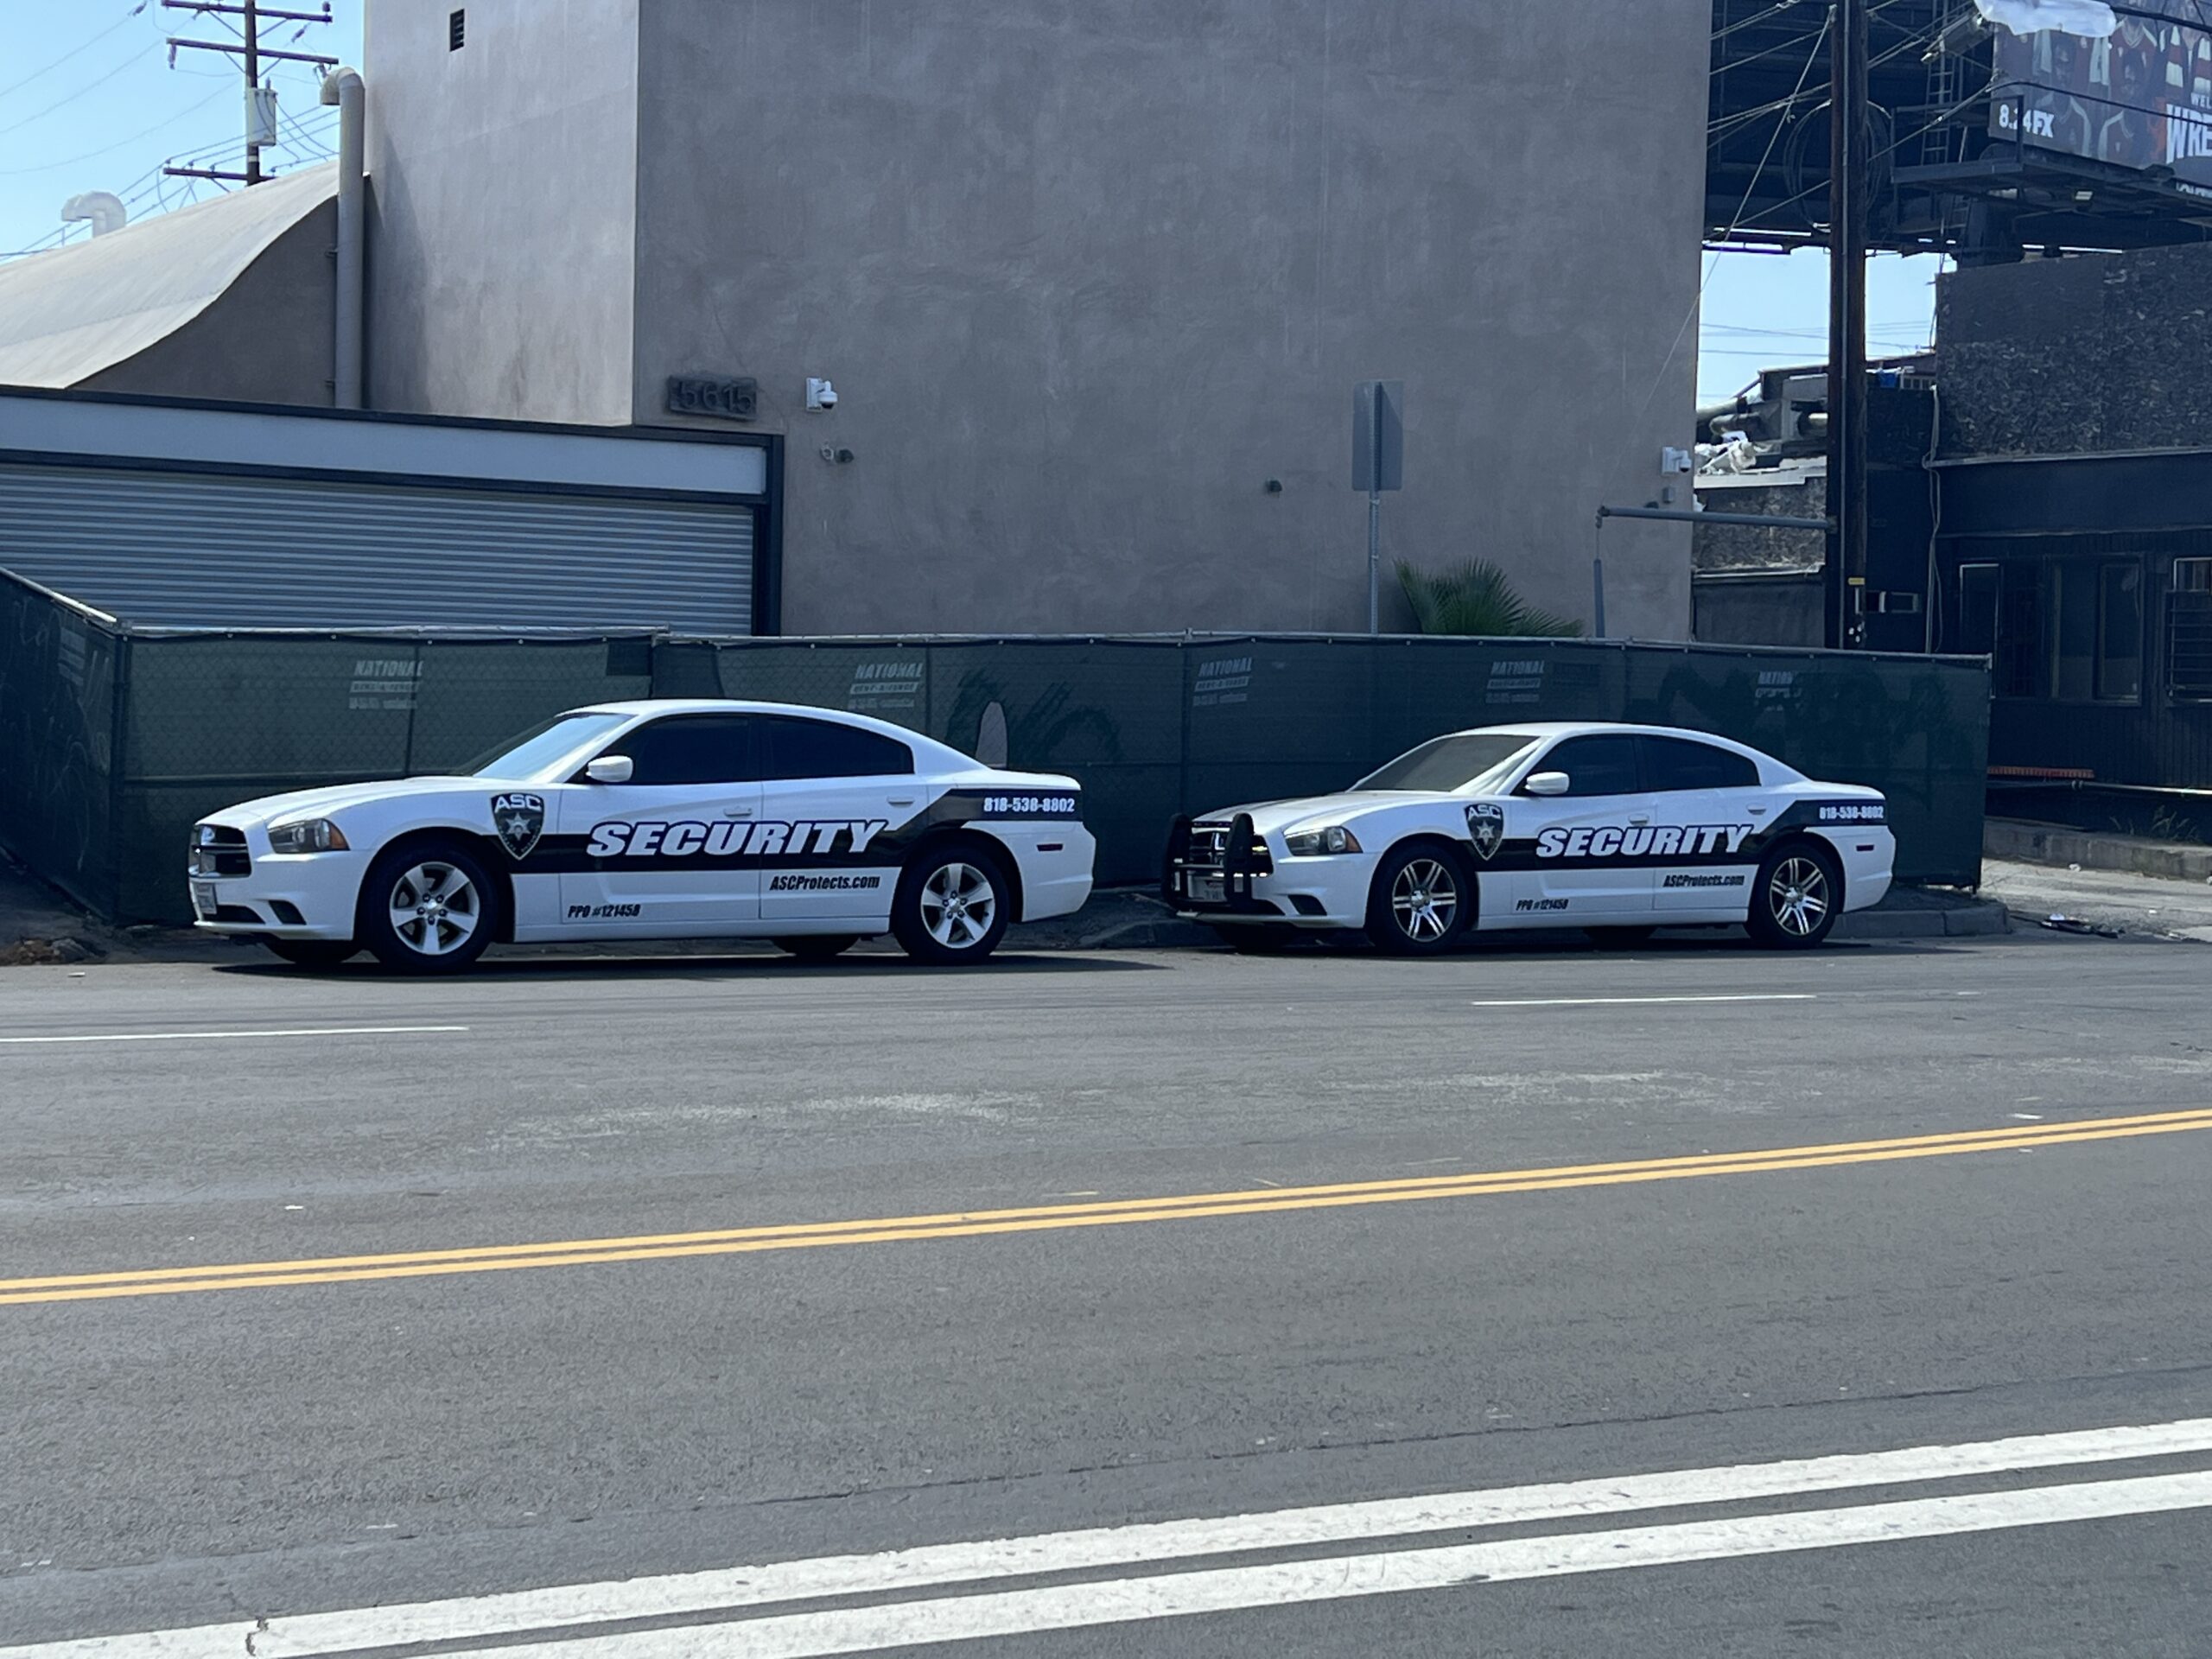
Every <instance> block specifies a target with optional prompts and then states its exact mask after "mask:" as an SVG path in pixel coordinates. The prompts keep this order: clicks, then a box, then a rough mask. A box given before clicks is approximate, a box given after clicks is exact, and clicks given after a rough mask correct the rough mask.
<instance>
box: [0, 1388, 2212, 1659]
mask: <svg viewBox="0 0 2212 1659" xmlns="http://www.w3.org/2000/svg"><path fill="white" fill-rule="evenodd" d="M2207 1452H2212V1419H2195V1420H2190V1421H2182V1422H2172V1423H2164V1424H2156V1425H2151V1426H2146V1427H2118V1428H2109V1429H2094V1430H2088V1431H2080V1432H2072V1433H2056V1434H2044V1435H2031V1436H2022V1437H2017V1438H2012V1439H2006V1440H1988V1441H1981V1442H1975V1443H1971V1444H1965V1445H1955V1446H1918V1447H1913V1448H1910V1449H1906V1450H1902V1451H1895V1452H1874V1453H1866V1454H1852V1455H1845V1456H1838V1457H1827V1458H1810V1459H1789V1460H1785V1461H1781V1462H1774V1463H1766V1464H1751V1465H1734V1466H1730V1467H1724V1468H1715V1469H1703V1470H1685V1471H1669V1472H1666V1473H1661V1474H1646V1475H1636V1476H1629V1477H1624V1478H1615V1479H1601V1480H1582V1481H1569V1482H1559V1483H1551V1484H1542V1485H1534V1486H1523V1487H1513V1488H1501V1489H1497V1490H1492V1491H1471V1492H1455V1493H1446V1494H1440V1495H1434V1496H1429V1497H1412V1498H1402V1499H1386V1500H1382V1501H1379V1502H1366V1503H1344V1504H1334V1505H1326V1506H1319V1507H1312V1508H1304V1509H1296V1510H1279V1511H1274V1512H1272V1513H1268V1514H1260V1515H1245V1516H1230V1517H1226V1518H1217V1519H1201V1520H1191V1521H1176V1522H1148V1523H1143V1524H1139V1525H1132V1526H1125V1527H1111V1528H1092V1529H1083V1530H1078V1531H1071V1532H1063V1533H1053V1534H1045V1535H1038V1536H1034V1537H1029V1538H1012V1539H995V1540H988V1541H980V1542H975V1543H959V1544H949V1545H933V1546H928V1547H925V1548H916V1549H909V1550H900V1551H892V1552H886V1553H881V1554H868V1555H847V1556H832V1557H825V1558H822V1559H819V1560H802V1561H786V1562H780V1563H775V1564H772V1565H766V1566H760V1567H740V1568H735V1569H731V1570H723V1571H715V1572H708V1573H687V1574H681V1575H671V1576H665V1577H661V1578H649V1579H633V1580H622V1581H619V1582H613V1583H605V1584H593V1585H573V1586H559V1587H556V1588H552V1589H546V1590H534V1591H525V1592H512V1593H506V1594H496V1595H486V1596H480V1597H469V1598H461V1599H451V1600H445V1601H437V1602H424V1603H418V1604H416V1605H403V1606H387V1607H381V1608H371V1609H360V1610H356V1611H341V1612H331V1613H319V1614H308V1615H302V1616H299V1617H293V1618H272V1619H270V1620H268V1621H266V1623H265V1624H259V1625H257V1626H249V1625H245V1624H236V1623H233V1624H223V1625H218V1626H204V1627H199V1628H195V1629H189V1630H171V1631H156V1632H145V1633H141V1634H137V1635H130V1636H119V1637H99V1638H90V1639H86V1640H81V1641H75V1642H64V1643H48V1644H45V1645H42V1646H35V1647H18V1648H0V1659H238V1655H239V1654H240V1653H241V1652H245V1651H249V1650H250V1651H251V1653H252V1654H253V1655H254V1656H255V1659H313V1656H322V1655H330V1654H336V1653H343V1652H346V1651H350V1650H359V1649H368V1648H379V1647H391V1646H398V1645H403V1644H406V1643H427V1642H447V1643H453V1642H470V1641H484V1640H499V1639H502V1638H509V1637H513V1636H515V1635H517V1634H520V1633H525V1632H527V1633H531V1634H532V1635H538V1636H541V1637H542V1638H543V1639H539V1640H537V1641H534V1642H531V1643H526V1644H524V1645H519V1646H514V1645H507V1646H501V1647H499V1649H497V1651H498V1652H499V1654H501V1655H503V1656H508V1659H522V1656H538V1659H717V1656H729V1659H737V1656H741V1655H742V1656H747V1659H752V1656H760V1659H767V1656H787V1659H803V1656H811V1655H828V1654H843V1653H862V1652H871V1651H877V1650H880V1649H887V1648H894V1647H901V1646H906V1645H910V1644H913V1643H925V1642H947V1641H958V1640H971V1639H980V1638H982V1637H991V1636H1003V1635H1014V1634H1021V1633H1029V1632H1042V1631H1046V1630H1069V1629H1075V1628H1078V1627H1083V1626H1089V1625H1096V1624H1116V1623H1122V1622H1126V1621H1130V1620H1146V1619H1162V1618H1183V1617H1188V1616H1191V1615H1193V1614H1198V1613H1209V1612H1224V1611H1237V1610H1244V1609H1255V1608H1262V1607H1274V1606H1285V1605H1298V1604H1300V1603H1307V1602H1316V1601H1325V1600H1341V1599H1350V1598H1358V1597H1364V1596H1383V1595H1394V1594H1401V1593H1404V1592H1408V1591H1418V1590H1437V1589H1444V1588H1449V1587H1452V1586H1462V1585H1473V1584H1475V1583H1477V1582H1478V1581H1479V1582H1491V1583H1495V1582H1501V1581H1510V1580H1516V1579H1529V1578H1539V1577H1548V1576H1556V1575H1560V1574H1570V1573H1595V1572H1605V1571H1614V1570H1619V1569H1624V1568H1632V1567H1656V1566H1663V1565H1668V1564H1679V1563H1684V1562H1693V1561H1703V1560H1721V1559H1726V1558H1732V1557H1749V1556H1758V1555H1765V1554H1779V1553H1784V1552H1789V1551H1799V1550H1810V1549H1824V1548H1843V1547H1847V1546H1854V1545H1860V1544H1868V1543H1881V1542H1894V1541H1906V1540H1910V1539H1916V1538H1931V1537H1939V1536H1946V1535H1956V1534H1965V1533H1974V1532H1986V1531H1992V1530H1999V1529H2011V1528H2023V1527H2037V1526H2051V1525H2058V1524H2063V1523H2068V1522H2082V1521H2088V1520H2094V1519H2099V1518H2105V1517H2111V1516H2127V1515H2149V1514H2157V1513H2162V1512H2168V1511H2173V1510H2193V1509H2202V1508H2212V1470H2191V1471H2182V1472H2171V1471H2169V1472H2162V1473H2151V1474H2141V1475H2137V1476H2135V1477H2133V1478H2120V1479H2109V1480H2101V1481H2075V1482H2066V1483H2058V1484H2051V1483H2048V1482H2046V1483H2044V1484H2037V1485H2034V1486H2030V1487H2026V1488H2022V1489H2016V1490H2007V1491H1994V1492H1955V1493H1948V1494H1942V1495H1936V1496H1915V1497H1908V1498H1903V1499H1898V1500H1895V1501H1888V1502H1872V1503H1857V1504H1851V1505H1847V1506H1842V1507H1834V1506H1831V1507H1826V1508H1821V1509H1814V1510H1788V1511H1784V1512H1782V1513H1778V1514H1770V1515H1758V1516H1724V1517H1719V1518H1705V1519H1694V1520H1688V1521H1681V1522H1673V1523H1669V1524H1663V1525H1656V1526H1646V1527H1637V1528H1628V1529H1608V1530H1602V1531H1579V1532H1567V1533H1556V1534H1552V1535H1545V1536H1540V1537H1530V1538H1516V1539H1506V1540H1490V1541H1475V1542H1457V1543H1452V1544H1449V1545H1441V1546H1439V1545H1434V1544H1408V1545H1406V1546H1403V1547H1400V1548H1391V1549H1386V1550H1370V1551H1366V1552H1363V1553H1358V1554H1336V1555H1332V1556H1329V1557H1327V1558H1325V1559H1322V1560H1293V1561H1278V1562H1263V1563H1259V1564H1238V1565H1234V1566H1207V1565H1205V1563H1207V1562H1209V1561H1211V1560H1216V1559H1217V1558H1219V1557H1223V1556H1227V1555H1232V1554H1234V1555H1249V1554H1256V1553H1262V1552H1268V1551H1281V1550H1285V1549H1290V1548H1313V1547H1315V1546H1325V1545H1331V1544H1338V1545H1343V1544H1352V1543H1367V1544H1371V1543H1374V1542H1376V1541H1385V1540H1392V1539H1406V1540H1414V1539H1420V1538H1423V1537H1431V1538H1433V1535H1437V1534H1440V1533H1461V1532H1466V1531H1471V1530H1478V1529H1486V1528H1495V1527H1500V1526H1504V1525H1509V1524H1516V1523H1518V1524H1525V1523H1528V1522H1538V1521H1546V1520H1564V1519H1579V1518H1586V1517H1593V1516H1611V1515H1626V1514H1633V1513H1636V1512H1638V1511H1648V1510H1660V1509H1685V1508H1700V1507H1714V1506H1722V1505H1728V1504H1738V1503H1746V1502H1751V1501H1753V1500H1758V1499H1775V1498H1787V1497H1807V1496H1810V1495H1815V1494H1834V1493H1841V1492H1848V1491H1862V1490H1866V1489H1871V1488H1877V1487H1884V1486H1899V1485H1907V1484H1910V1485H1916V1486H1919V1485H1926V1484H1938V1483H1943V1482H1955V1481H1959V1480H1961V1479H1966V1478H1974V1477H1988V1476H1999V1475H2010V1474H2018V1473H2020V1472H2022V1471H2049V1470H2056V1469H2062V1468H2068V1467H2082V1466H2086V1465H2105V1464H2112V1463H2118V1462H2126V1461H2135V1460H2140V1459H2170V1458H2176V1457H2182V1456H2190V1455H2201V1454H2203V1453H2207ZM1116 1567H1121V1568H1128V1567H1145V1568H1147V1569H1151V1570H1148V1571H1146V1572H1143V1573H1125V1574H1124V1575H1122V1576H1120V1577H1115V1578H1109V1579H1106V1580H1098V1579H1096V1578H1091V1579H1085V1580H1080V1581H1077V1582H1072V1583H1069V1582H1062V1583H1054V1584H1045V1585H1028V1586H1020V1587H1016V1588H1006V1589H994V1588H991V1587H990V1586H993V1585H995V1584H997V1583H1002V1582H1003V1581H1005V1580H1011V1579H1025V1578H1045V1577H1052V1576H1065V1575H1068V1574H1074V1573H1098V1572H1100V1571H1102V1570H1105V1569H1111V1568H1116ZM861 1595H869V1596H886V1595H890V1596H904V1597H906V1598H907V1599H903V1600H895V1601H891V1602H888V1603H886V1604H883V1605H871V1606H866V1607H859V1608H829V1609H821V1610H810V1611H804V1612H787V1613H782V1614H778V1613H775V1612H773V1611H768V1612H767V1613H766V1615H765V1616H754V1617H740V1618H737V1619H735V1620H734V1621H730V1620H728V1618H726V1617H722V1618H721V1621H720V1622H715V1623H710V1624H687V1625H685V1626H683V1627H682V1628H680V1629H666V1628H664V1629H661V1630H646V1631H626V1632H623V1633H620V1634H611V1635H610V1634H604V1633H600V1634H594V1630H599V1631H601V1632H603V1631H604V1628H605V1626H606V1625H607V1624H611V1623H613V1622H615V1621H618V1620H620V1621H633V1620H639V1619H648V1618H684V1617H689V1618H695V1619H696V1618H702V1617H716V1616H727V1615H729V1614H733V1613H735V1614H739V1615H746V1614H749V1613H753V1612H754V1611H755V1610H772V1609H774V1608H776V1607H777V1606H779V1605H787V1604H790V1603H793V1602H797V1601H800V1600H809V1601H818V1600H823V1599H836V1598H840V1597H851V1596H861ZM249 1633H251V1636H252V1637H253V1640H252V1643H251V1649H248V1648H247V1644H246V1643H245V1637H246V1636H247V1635H248V1634H249ZM459 1650H461V1651H467V1650H468V1649H459Z"/></svg>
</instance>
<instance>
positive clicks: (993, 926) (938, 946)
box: [891, 841, 1014, 967]
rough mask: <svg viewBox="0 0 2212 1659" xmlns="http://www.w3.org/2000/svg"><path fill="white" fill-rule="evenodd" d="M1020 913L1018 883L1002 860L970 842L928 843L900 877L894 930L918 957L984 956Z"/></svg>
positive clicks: (947, 963)
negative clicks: (1016, 906) (930, 845)
mask: <svg viewBox="0 0 2212 1659" xmlns="http://www.w3.org/2000/svg"><path fill="white" fill-rule="evenodd" d="M1013 919H1014V884H1013V883H1012V882H1011V881H1009V880H1007V875H1006V872H1005V871H1004V870H1003V869H1002V868H1001V867H1000V865H999V862H998V861H997V860H996V859H995V858H994V857H992V856H991V855H989V854H988V853H986V852H985V851H983V850H982V849H981V848H980V847H977V846H976V845H974V844H973V843H971V842H964V841H963V842H949V843H946V844H944V845H941V846H938V847H934V848H928V849H924V851H923V852H922V853H920V854H919V855H918V856H917V857H916V858H915V859H914V861H912V863H910V864H909V865H907V867H906V874H903V875H901V876H900V877H899V891H898V893H897V895H896V896H895V897H894V898H893V899H892V901H891V931H892V933H893V935H894V936H895V937H896V938H898V941H899V947H900V949H902V950H905V951H906V954H907V955H908V956H910V957H913V959H914V960H915V961H917V962H925V963H931V964H932V965H935V966H938V967H954V966H957V965H960V964H963V963H976V962H982V961H983V960H984V959H985V958H986V957H988V956H989V955H990V954H991V952H992V951H994V950H997V949H998V947H999V941H1000V940H1001V939H1002V938H1005V937H1006V930H1007V924H1008V923H1009V922H1011V921H1012V920H1013Z"/></svg>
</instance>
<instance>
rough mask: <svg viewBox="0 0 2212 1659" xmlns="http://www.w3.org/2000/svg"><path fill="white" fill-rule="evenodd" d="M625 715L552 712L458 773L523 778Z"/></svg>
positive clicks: (596, 737)
mask: <svg viewBox="0 0 2212 1659" xmlns="http://www.w3.org/2000/svg"><path fill="white" fill-rule="evenodd" d="M629 718H630V716H629V715H554V716H553V718H552V719H550V720H548V721H540V722H539V723H538V724H537V725H536V726H533V727H531V728H530V730H528V731H526V732H524V734H522V735H521V736H520V737H517V738H510V739H509V740H508V741H506V742H505V743H502V744H500V745H499V747H497V748H495V749H493V751H492V752H491V753H488V754H484V755H480V756H478V757H477V759H476V760H473V761H471V762H470V763H469V764H468V765H467V766H465V767H463V768H462V769H461V770H462V774H463V775H464V776H467V777H470V778H506V779H513V780H514V781H516V782H518V783H521V782H526V781H528V780H529V779H533V778H537V777H539V776H540V775H542V774H543V773H544V772H548V771H550V770H551V769H552V768H554V767H555V766H558V765H559V764H560V763H561V762H563V761H565V760H569V758H570V757H572V756H573V755H575V753H576V752H577V751H578V750H579V749H582V748H585V747H588V746H589V745H591V744H594V743H596V742H597V741H599V740H600V739H601V738H602V737H605V736H606V735H607V734H608V733H609V732H611V731H613V729H614V728H616V727H618V726H620V724H622V722H623V721H626V720H627V719H629Z"/></svg>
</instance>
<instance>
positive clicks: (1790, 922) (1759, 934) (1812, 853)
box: [1747, 841, 1843, 950]
mask: <svg viewBox="0 0 2212 1659" xmlns="http://www.w3.org/2000/svg"><path fill="white" fill-rule="evenodd" d="M1842 912H1843V867H1842V866H1841V865H1840V864H1839V863H1838V862H1837V861H1836V858H1835V855H1834V854H1833V853H1830V852H1827V851H1824V850H1823V849H1821V848H1818V847H1815V846H1814V845H1813V844H1812V843H1811V842H1802V841H1801V842H1793V843H1791V844H1790V845H1789V846H1786V847H1777V848H1776V849H1774V850H1773V851H1772V852H1770V853H1769V854H1768V855H1766V858H1765V861H1764V862H1763V863H1761V864H1760V866H1759V873H1758V880H1755V881H1753V882H1752V883H1751V916H1750V918H1748V922H1747V925H1748V927H1749V929H1750V931H1751V938H1754V939H1756V940H1758V943H1759V944H1763V945H1765V946H1766V947H1767V948H1768V949H1769V950H1811V949H1812V948H1813V947H1814V946H1815V945H1816V944H1820V943H1821V941H1822V940H1824V939H1826V938H1827V936H1828V934H1829V933H1830V932H1831V931H1833V930H1834V927H1835V918H1837V917H1838V916H1839V915H1840V914H1842Z"/></svg>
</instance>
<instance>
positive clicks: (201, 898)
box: [192, 881, 215, 921]
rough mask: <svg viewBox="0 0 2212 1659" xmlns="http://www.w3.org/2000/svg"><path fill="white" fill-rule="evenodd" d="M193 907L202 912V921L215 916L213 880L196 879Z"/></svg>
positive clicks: (193, 891)
mask: <svg viewBox="0 0 2212 1659" xmlns="http://www.w3.org/2000/svg"><path fill="white" fill-rule="evenodd" d="M192 907H193V909H194V910H196V911H198V912H200V919H201V920H202V921H206V920H209V919H211V918H213V916H214V914H215V884H214V883H213V881H195V882H194V883H193V884H192Z"/></svg>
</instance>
